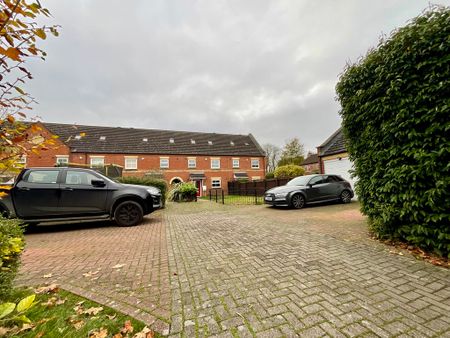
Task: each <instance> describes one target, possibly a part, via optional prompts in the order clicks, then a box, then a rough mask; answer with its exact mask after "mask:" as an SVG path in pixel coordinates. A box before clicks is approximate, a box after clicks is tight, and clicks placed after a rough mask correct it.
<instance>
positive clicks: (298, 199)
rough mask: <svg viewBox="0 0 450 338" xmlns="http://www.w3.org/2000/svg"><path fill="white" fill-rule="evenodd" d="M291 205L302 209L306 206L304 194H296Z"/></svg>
mask: <svg viewBox="0 0 450 338" xmlns="http://www.w3.org/2000/svg"><path fill="white" fill-rule="evenodd" d="M291 206H292V207H293V208H295V209H301V208H303V207H304V206H305V198H304V197H303V195H302V194H295V195H294V196H292V198H291Z"/></svg>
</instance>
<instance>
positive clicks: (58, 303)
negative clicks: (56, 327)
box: [55, 298, 67, 305]
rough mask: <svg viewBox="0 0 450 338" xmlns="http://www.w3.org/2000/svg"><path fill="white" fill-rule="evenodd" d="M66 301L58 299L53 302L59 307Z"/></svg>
mask: <svg viewBox="0 0 450 338" xmlns="http://www.w3.org/2000/svg"><path fill="white" fill-rule="evenodd" d="M66 300H67V298H65V299H58V300H57V301H56V302H55V305H61V304H64V303H65V302H66Z"/></svg>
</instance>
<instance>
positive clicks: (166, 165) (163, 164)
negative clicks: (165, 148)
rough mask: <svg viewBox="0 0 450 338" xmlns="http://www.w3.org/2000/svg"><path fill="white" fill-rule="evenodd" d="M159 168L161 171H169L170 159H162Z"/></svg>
mask: <svg viewBox="0 0 450 338" xmlns="http://www.w3.org/2000/svg"><path fill="white" fill-rule="evenodd" d="M159 167H160V168H161V169H167V168H169V158H168V157H161V158H160V159H159Z"/></svg>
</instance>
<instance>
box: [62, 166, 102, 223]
mask: <svg viewBox="0 0 450 338" xmlns="http://www.w3.org/2000/svg"><path fill="white" fill-rule="evenodd" d="M99 179H102V178H101V177H99V176H96V175H94V174H92V173H90V172H87V171H82V170H76V169H68V170H67V171H66V175H65V177H63V182H62V183H61V200H60V204H59V206H60V209H61V213H63V214H64V215H66V216H71V215H72V216H82V215H101V214H105V213H106V212H107V211H106V198H107V195H108V182H105V183H106V185H105V186H104V187H97V186H95V187H94V186H93V185H92V183H91V181H92V180H99Z"/></svg>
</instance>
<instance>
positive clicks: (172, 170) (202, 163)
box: [27, 125, 266, 193]
mask: <svg viewBox="0 0 450 338" xmlns="http://www.w3.org/2000/svg"><path fill="white" fill-rule="evenodd" d="M40 127H41V128H42V130H40V131H38V132H35V133H34V134H33V135H32V136H39V135H40V136H42V137H44V138H47V139H49V138H51V133H50V132H49V131H48V130H47V129H45V128H44V127H43V126H42V125H40ZM55 143H56V144H55V145H54V146H51V147H49V149H48V150H42V151H40V152H39V154H34V153H32V152H29V154H28V156H27V166H28V167H53V166H55V164H56V155H69V162H70V163H78V164H84V165H90V157H91V156H103V157H104V163H105V164H117V165H120V166H122V167H124V168H125V157H127V156H130V157H137V163H138V168H137V170H125V169H124V171H123V175H124V176H144V175H145V173H147V172H148V171H150V170H157V171H161V172H163V174H164V178H165V179H166V180H167V182H169V183H170V182H171V180H172V179H173V178H180V179H181V180H182V181H183V182H187V181H189V176H190V173H204V175H205V177H206V179H205V180H204V181H203V185H204V186H206V192H207V191H209V190H210V189H211V179H212V178H220V179H221V188H222V189H224V190H227V188H228V186H227V182H228V181H231V180H234V172H246V173H247V174H248V177H249V180H252V178H256V177H259V178H260V179H264V176H265V169H264V168H265V167H266V163H265V158H264V157H263V156H260V157H253V156H199V155H164V154H161V155H148V154H102V153H95V154H94V153H89V154H86V153H71V152H70V148H69V147H68V146H66V145H65V144H64V142H63V140H59V139H56V140H55ZM160 157H166V158H169V168H168V169H160ZM188 158H196V160H197V161H196V162H197V163H196V164H197V166H196V168H195V169H194V168H192V169H191V168H188ZM212 158H220V169H211V159H212ZM233 158H239V168H233ZM252 159H259V169H252V168H251V160H252ZM206 192H205V193H206Z"/></svg>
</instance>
